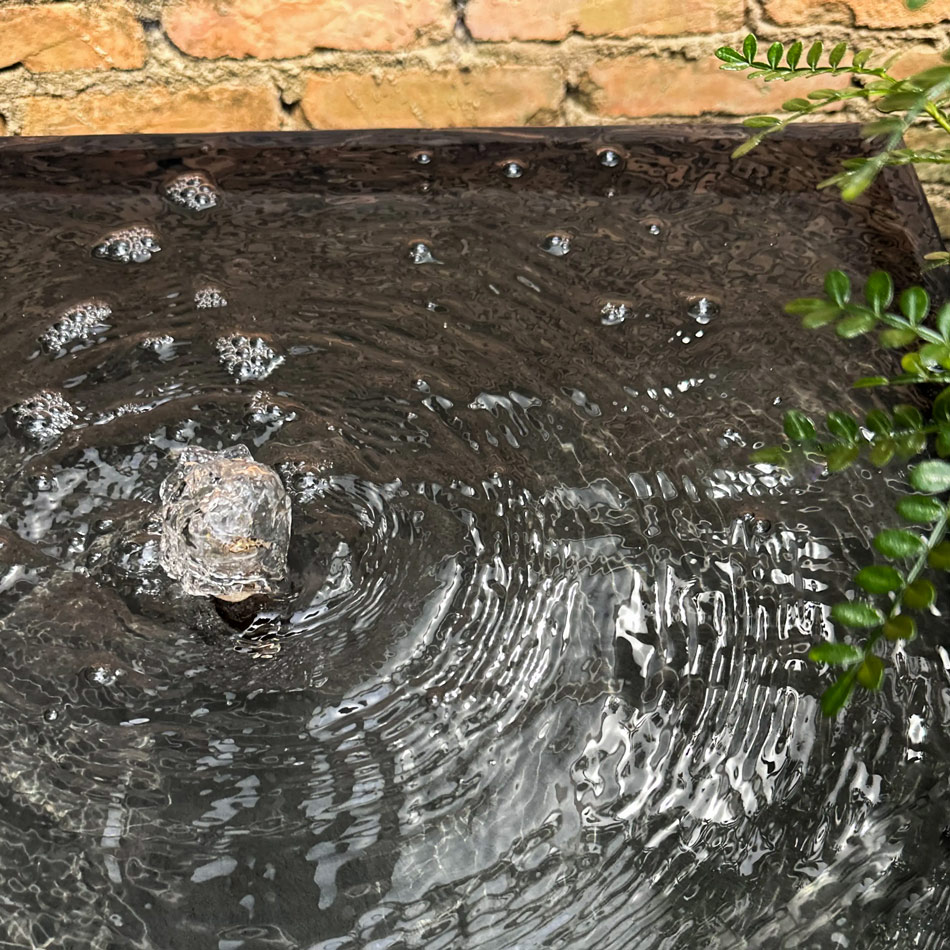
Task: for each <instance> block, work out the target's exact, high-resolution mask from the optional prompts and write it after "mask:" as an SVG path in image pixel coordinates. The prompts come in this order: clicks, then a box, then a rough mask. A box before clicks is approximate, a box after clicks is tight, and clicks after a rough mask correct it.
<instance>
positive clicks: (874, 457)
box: [868, 439, 897, 468]
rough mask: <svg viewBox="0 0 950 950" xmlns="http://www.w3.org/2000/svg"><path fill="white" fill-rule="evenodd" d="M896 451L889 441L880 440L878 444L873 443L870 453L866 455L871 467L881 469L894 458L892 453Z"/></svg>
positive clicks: (895, 447)
mask: <svg viewBox="0 0 950 950" xmlns="http://www.w3.org/2000/svg"><path fill="white" fill-rule="evenodd" d="M895 451H897V446H895V445H894V443H893V441H892V440H891V439H881V441H880V442H875V443H874V445H872V446H871V451H870V452H869V453H868V457H869V458H870V460H871V464H872V465H876V466H877V467H878V468H883V467H884V466H885V465H887V463H888V462H889V461H890V460H891V459H892V458H894V452H895Z"/></svg>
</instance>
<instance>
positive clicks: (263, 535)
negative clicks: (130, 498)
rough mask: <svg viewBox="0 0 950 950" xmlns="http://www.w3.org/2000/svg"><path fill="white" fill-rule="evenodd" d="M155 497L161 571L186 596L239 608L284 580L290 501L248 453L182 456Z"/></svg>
mask: <svg viewBox="0 0 950 950" xmlns="http://www.w3.org/2000/svg"><path fill="white" fill-rule="evenodd" d="M160 494H161V500H162V504H163V509H162V531H161V538H160V542H159V558H160V562H161V566H162V568H163V569H164V570H165V572H166V573H167V574H168V575H169V576H170V577H172V578H173V579H175V580H178V581H180V582H181V585H182V588H183V589H184V590H185V592H186V593H188V594H193V595H196V596H211V597H216V598H218V599H219V600H226V601H241V600H246V599H247V598H248V597H251V596H252V595H254V594H262V593H269V592H271V590H272V589H273V584H274V583H275V582H277V581H280V580H281V579H283V577H284V576H285V574H286V572H287V548H288V545H289V543H290V520H291V512H290V498H289V497H288V495H287V493H286V492H285V491H284V486H283V484H282V483H281V481H280V478H279V477H278V476H277V474H276V472H274V471H273V470H272V469H270V468H268V467H267V466H266V465H261V464H260V463H258V462H255V461H254V459H253V458H252V456H251V453H250V452H249V451H248V450H247V448H246V446H243V445H236V446H233V447H232V448H229V449H225V450H224V451H222V452H212V451H209V450H208V449H203V448H199V447H190V448H187V449H185V450H184V451H183V452H182V453H181V455H180V456H179V459H178V465H177V467H176V468H175V470H174V471H173V472H172V473H171V474H170V475H169V476H168V477H167V478H166V479H165V481H164V482H163V483H162V487H161V491H160Z"/></svg>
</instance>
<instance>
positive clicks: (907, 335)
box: [878, 327, 917, 350]
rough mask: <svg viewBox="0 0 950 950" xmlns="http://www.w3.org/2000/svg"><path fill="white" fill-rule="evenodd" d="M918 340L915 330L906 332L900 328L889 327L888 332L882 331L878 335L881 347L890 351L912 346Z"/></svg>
mask: <svg viewBox="0 0 950 950" xmlns="http://www.w3.org/2000/svg"><path fill="white" fill-rule="evenodd" d="M916 339H917V334H916V333H914V331H913V330H904V329H901V328H900V327H888V328H887V329H886V330H881V332H880V334H879V335H878V340H880V342H881V346H886V347H887V348H888V349H889V350H896V349H898V348H899V347H902V346H910V344H911V343H913V342H914V340H916Z"/></svg>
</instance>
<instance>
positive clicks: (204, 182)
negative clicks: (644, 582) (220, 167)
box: [165, 172, 218, 211]
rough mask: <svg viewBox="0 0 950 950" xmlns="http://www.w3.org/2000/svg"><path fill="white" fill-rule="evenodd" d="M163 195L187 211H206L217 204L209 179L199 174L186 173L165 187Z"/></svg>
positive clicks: (215, 193) (216, 196) (216, 195)
mask: <svg viewBox="0 0 950 950" xmlns="http://www.w3.org/2000/svg"><path fill="white" fill-rule="evenodd" d="M165 194H166V195H168V197H169V198H170V199H171V200H172V201H173V202H175V204H177V205H180V206H181V207H183V208H187V209H188V210H189V211H208V210H209V209H211V208H213V207H214V206H215V205H216V204H217V203H218V193H217V191H215V187H214V184H213V183H212V181H211V179H209V178H208V177H207V176H206V175H204V174H202V173H201V172H186V173H185V174H184V175H179V176H178V177H177V178H175V179H173V180H172V181H170V182H169V183H168V184H167V185H166V186H165Z"/></svg>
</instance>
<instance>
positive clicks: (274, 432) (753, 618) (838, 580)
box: [0, 127, 950, 950]
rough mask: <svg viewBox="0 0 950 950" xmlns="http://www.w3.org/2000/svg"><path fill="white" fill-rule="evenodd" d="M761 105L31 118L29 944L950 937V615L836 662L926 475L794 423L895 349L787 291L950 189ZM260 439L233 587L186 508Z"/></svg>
mask: <svg viewBox="0 0 950 950" xmlns="http://www.w3.org/2000/svg"><path fill="white" fill-rule="evenodd" d="M740 135H741V133H739V132H738V131H736V130H725V131H723V130H720V131H716V130H712V131H709V130H707V131H704V132H701V133H700V132H695V131H691V130H689V129H687V128H685V127H681V128H673V129H667V130H650V129H641V130H627V131H623V132H609V131H608V132H597V131H594V132H592V131H590V130H577V131H560V132H551V133H540V132H538V133H525V134H513V133H504V132H493V133H484V134H471V133H459V134H428V135H420V136H414V137H411V136H410V135H408V134H405V133H372V134H366V135H362V136H359V135H357V136H347V135H345V134H330V135H300V136H296V135H286V136H227V137H219V138H209V139H200V140H199V139H195V138H172V137H139V138H135V139H97V140H87V141H82V140H80V141H77V140H66V141H59V142H57V141H53V140H47V141H39V140H37V141H33V142H30V141H23V142H16V143H9V142H4V143H3V145H2V147H0V168H2V171H3V175H2V180H0V182H2V183H0V249H2V263H0V276H2V281H3V290H4V296H3V307H2V313H0V338H2V340H3V356H4V358H3V375H2V378H0V409H8V411H7V412H6V414H5V415H4V422H3V423H0V493H2V497H0V542H2V546H0V750H2V754H0V943H2V944H3V946H9V947H15V948H20V947H23V948H27V947H55V948H68V950H74V948H75V950H79V948H91V950H119V948H142V950H168V948H171V947H174V948H175V950H191V948H195V950H198V948H202V950H204V948H214V950H259V948H260V950H265V948H266V950H277V948H280V950H305V948H306V950H357V948H366V950H370V948H371V950H408V948H425V950H437V948H445V950H469V948H482V950H527V948H541V947H544V948H566V950H567V948H569V950H586V948H592V950H593V948H598V950H687V948H694V947H700V946H703V947H709V948H717V950H727V948H730V950H731V948H736V950H738V948H744V947H763V948H775V947H789V948H793V947H801V948H809V950H811V948H814V950H825V948H828V947H851V948H884V947H895V946H897V947H916V948H925V950H938V948H942V947H947V946H950V943H948V940H947V937H946V936H945V934H946V933H947V931H948V928H950V825H948V818H947V804H946V794H947V787H948V780H950V731H948V729H950V653H948V650H950V643H948V641H947V639H946V637H945V636H944V635H943V633H942V629H943V628H942V623H943V620H942V618H941V617H940V616H939V615H938V616H935V617H934V618H933V619H932V620H931V621H929V622H928V623H927V624H926V625H925V626H927V627H929V628H930V630H931V631H932V633H930V634H929V635H927V636H925V637H923V638H921V640H920V642H919V643H915V644H914V645H913V647H912V649H910V650H909V651H908V653H907V654H906V655H905V654H903V653H899V654H898V655H897V658H896V662H895V669H894V671H892V672H890V673H889V674H888V677H887V680H886V683H885V687H884V690H883V692H882V694H881V695H880V696H873V697H867V696H865V697H860V698H859V699H858V700H857V701H856V702H855V703H853V705H852V707H851V708H850V710H849V712H848V715H847V716H846V717H845V718H844V719H842V720H840V721H838V722H836V723H828V722H822V721H821V719H820V716H819V713H818V708H817V702H816V699H815V695H816V693H817V692H819V691H820V689H821V687H822V684H821V678H820V676H819V674H818V673H817V672H816V671H815V670H814V669H813V668H812V666H811V665H810V664H807V663H806V662H804V661H803V656H804V653H805V652H806V651H807V648H808V645H809V644H810V643H811V642H812V641H813V639H814V638H815V637H817V636H820V635H822V634H823V633H827V632H829V631H830V623H829V620H828V611H829V605H830V604H831V603H833V602H834V601H835V600H836V599H838V598H839V597H840V593H841V591H842V590H843V589H844V587H845V585H846V584H847V580H848V577H849V574H850V572H851V571H853V570H854V568H855V567H856V566H857V565H859V564H862V563H864V561H865V559H866V557H867V548H868V540H869V538H870V536H871V534H872V533H873V531H874V529H875V528H876V526H877V525H878V524H879V523H880V520H881V518H882V517H884V518H886V517H888V516H887V514H886V512H887V511H888V510H889V507H890V505H891V503H892V499H893V494H892V489H893V487H894V485H896V484H897V481H898V480H899V479H900V477H901V474H902V473H901V472H900V471H899V470H894V471H893V472H891V473H890V484H882V483H881V482H880V480H878V479H876V478H875V477H873V475H872V473H871V472H870V471H869V470H868V469H866V468H865V467H863V466H861V465H859V466H857V467H856V468H855V469H854V470H852V471H851V472H848V473H847V474H843V475H839V476H835V477H834V478H828V477H826V476H824V475H823V474H822V473H821V472H820V471H817V470H816V471H813V472H811V473H808V474H806V475H802V476H797V477H795V478H789V477H787V476H785V475H783V474H781V473H779V472H777V471H775V470H772V469H771V468H769V467H767V466H758V467H756V466H751V465H749V464H748V457H749V453H750V451H751V449H752V447H753V446H756V445H759V444H761V443H762V442H763V441H768V440H773V439H774V438H775V436H776V433H777V432H778V431H779V420H780V418H781V414H782V412H783V411H784V409H785V408H790V407H801V408H804V409H806V410H808V411H821V410H823V409H830V408H833V407H835V406H843V407H845V408H851V409H853V410H855V411H858V410H867V409H868V408H871V406H872V405H874V403H873V399H874V398H876V396H874V395H873V394H868V393H867V392H862V393H859V394H857V395H855V394H851V393H849V392H846V391H843V382H844V381H845V380H847V379H849V378H851V377H854V376H858V375H862V374H865V373H868V372H871V371H876V370H877V369H878V367H879V366H880V365H881V361H882V359H884V360H886V359H887V357H886V356H882V355H881V354H880V353H877V352H875V351H874V349H873V347H872V345H871V344H870V343H869V342H867V341H861V342H857V343H855V342H845V341H840V340H837V339H835V338H833V337H831V336H820V335H816V334H807V333H805V332H804V331H802V330H801V329H800V328H799V327H798V326H797V325H796V322H795V321H794V320H793V319H791V318H789V317H785V316H783V315H782V313H781V306H782V304H783V303H784V301H786V300H787V299H789V298H791V297H795V296H801V295H802V294H808V293H813V292H814V291H815V290H816V289H817V288H818V287H819V286H820V281H821V278H822V276H823V274H824V272H825V270H827V269H828V268H830V267H835V266H838V267H841V268H843V269H844V270H846V271H848V272H849V273H851V274H852V276H853V277H856V278H857V277H859V276H860V275H862V274H865V273H867V272H868V271H869V270H870V269H872V268H874V267H887V268H889V269H892V270H893V271H894V272H895V273H896V275H897V277H898V279H899V280H900V281H908V280H911V279H914V278H915V273H914V270H915V268H916V267H917V263H918V262H919V259H920V255H921V254H923V253H926V252H928V251H931V250H935V249H937V248H938V247H939V244H938V238H937V234H936V230H935V228H934V226H933V223H932V220H931V219H930V217H929V212H928V211H927V209H926V206H925V204H924V203H923V199H922V197H921V194H920V190H919V187H918V186H917V184H916V182H915V180H914V179H913V178H912V177H911V176H910V175H909V174H905V173H904V170H901V171H900V172H899V173H898V172H894V173H893V174H891V175H890V176H889V177H887V178H886V179H885V180H884V181H882V182H880V183H879V184H878V185H877V186H876V187H875V189H874V191H873V192H872V193H871V194H870V195H869V196H868V197H867V199H866V200H863V201H861V202H859V203H858V204H856V205H853V206H847V205H845V204H843V203H842V202H841V201H840V200H838V199H837V198H836V196H834V195H832V194H829V193H827V192H826V193H817V192H815V191H814V184H815V183H816V182H817V181H819V180H821V179H822V178H824V177H826V176H827V175H828V174H830V173H831V172H832V170H833V169H834V167H835V166H836V163H837V161H838V160H839V158H840V157H841V156H842V155H843V154H848V153H853V152H854V151H855V150H856V149H857V148H858V146H857V144H856V133H855V132H853V131H852V130H849V129H844V130H831V131H829V130H828V129H827V128H824V129H822V130H820V131H816V130H811V131H808V132H806V133H804V134H801V135H798V136H795V137H793V138H789V139H787V140H785V141H784V142H782V143H774V144H772V145H770V146H769V147H768V148H763V149H760V150H759V151H757V152H755V153H753V154H752V155H750V156H749V157H748V158H746V159H744V160H742V161H739V162H732V161H730V160H729V157H728V156H729V151H730V150H731V148H732V147H733V146H734V144H735V142H736V141H737V139H738V137H740ZM238 444H243V445H246V446H247V447H248V448H249V449H250V450H251V451H252V453H253V454H254V457H255V458H256V459H257V460H258V461H260V462H262V463H264V464H266V465H269V466H272V467H273V468H274V469H275V470H276V471H277V472H278V473H279V474H280V476H281V479H282V480H283V483H284V485H285V487H286V488H287V490H288V491H289V492H290V493H291V497H292V504H293V525H294V528H293V537H292V541H291V547H290V574H289V578H288V580H287V582H286V583H285V585H284V587H283V588H282V589H281V590H279V591H278V592H277V594H276V596H275V597H274V598H272V599H271V600H270V601H268V602H265V603H261V604H257V605H256V606H255V609H254V610H253V611H251V612H249V613H248V614H247V615H246V616H242V617H238V618H236V617H235V616H233V615H229V616H222V612H221V611H219V610H216V609H215V607H214V605H213V604H212V603H211V602H210V601H209V600H207V599H202V598H194V597H189V596H187V595H185V594H184V593H183V592H182V591H181V590H180V589H179V588H177V587H176V586H175V585H174V584H172V583H171V582H170V581H169V580H168V579H167V578H166V577H165V576H164V575H163V573H162V572H161V570H160V567H159V564H158V535H159V528H160V526H159V523H158V521H157V517H156V515H157V512H158V508H159V496H158V489H159V486H160V484H161V482H162V480H163V479H164V478H165V477H166V476H167V475H168V474H169V472H170V471H172V469H173V468H174V465H175V459H174V456H175V452H176V451H177V450H180V449H182V448H184V447H186V446H203V447H205V448H208V449H214V450H218V449H222V448H226V447H229V446H232V445H238ZM941 637H942V639H941Z"/></svg>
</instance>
